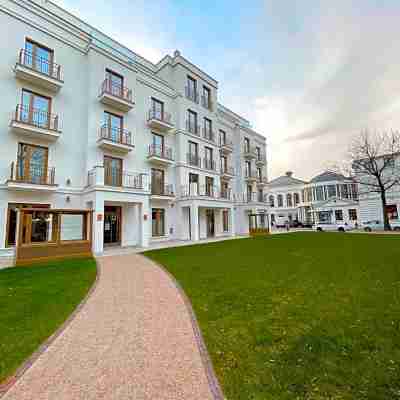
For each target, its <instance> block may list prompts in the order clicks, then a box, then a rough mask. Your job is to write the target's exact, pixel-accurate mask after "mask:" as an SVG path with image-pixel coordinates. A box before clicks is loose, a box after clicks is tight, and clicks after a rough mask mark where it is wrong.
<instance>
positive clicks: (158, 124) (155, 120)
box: [147, 110, 174, 132]
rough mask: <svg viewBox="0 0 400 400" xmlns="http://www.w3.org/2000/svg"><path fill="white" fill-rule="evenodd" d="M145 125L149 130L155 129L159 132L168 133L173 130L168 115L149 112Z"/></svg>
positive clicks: (154, 111) (170, 118) (153, 111)
mask: <svg viewBox="0 0 400 400" xmlns="http://www.w3.org/2000/svg"><path fill="white" fill-rule="evenodd" d="M147 124H148V125H149V127H150V128H151V129H157V130H159V131H160V132H169V131H171V130H172V129H174V124H173V123H172V117H171V114H170V113H166V112H159V111H156V110H149V114H148V118H147Z"/></svg>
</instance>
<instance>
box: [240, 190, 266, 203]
mask: <svg viewBox="0 0 400 400" xmlns="http://www.w3.org/2000/svg"><path fill="white" fill-rule="evenodd" d="M236 200H237V201H239V202H244V203H267V199H266V196H265V194H264V193H263V194H261V193H258V192H246V193H243V194H242V195H237V196H236Z"/></svg>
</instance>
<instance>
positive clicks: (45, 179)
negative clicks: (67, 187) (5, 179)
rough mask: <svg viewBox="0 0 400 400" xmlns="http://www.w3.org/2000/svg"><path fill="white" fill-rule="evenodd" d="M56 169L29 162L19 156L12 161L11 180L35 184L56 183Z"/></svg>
mask: <svg viewBox="0 0 400 400" xmlns="http://www.w3.org/2000/svg"><path fill="white" fill-rule="evenodd" d="M55 175H56V169H55V168H54V167H52V168H46V167H45V166H44V165H41V164H38V163H34V162H33V161H31V162H30V163H28V162H27V161H26V160H25V159H24V158H22V157H18V158H17V161H16V162H12V163H11V168H10V181H13V182H21V183H29V184H33V185H54V184H55Z"/></svg>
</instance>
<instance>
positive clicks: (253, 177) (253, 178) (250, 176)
mask: <svg viewBox="0 0 400 400" xmlns="http://www.w3.org/2000/svg"><path fill="white" fill-rule="evenodd" d="M244 179H245V181H246V182H248V183H253V182H256V181H257V176H256V175H254V173H253V172H252V171H250V172H248V173H246V175H245V177H244Z"/></svg>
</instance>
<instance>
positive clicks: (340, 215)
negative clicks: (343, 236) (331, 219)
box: [335, 210, 343, 221]
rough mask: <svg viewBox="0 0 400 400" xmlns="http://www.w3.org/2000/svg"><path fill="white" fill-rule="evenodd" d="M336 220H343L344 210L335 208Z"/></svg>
mask: <svg viewBox="0 0 400 400" xmlns="http://www.w3.org/2000/svg"><path fill="white" fill-rule="evenodd" d="M335 219H336V221H343V210H335Z"/></svg>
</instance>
